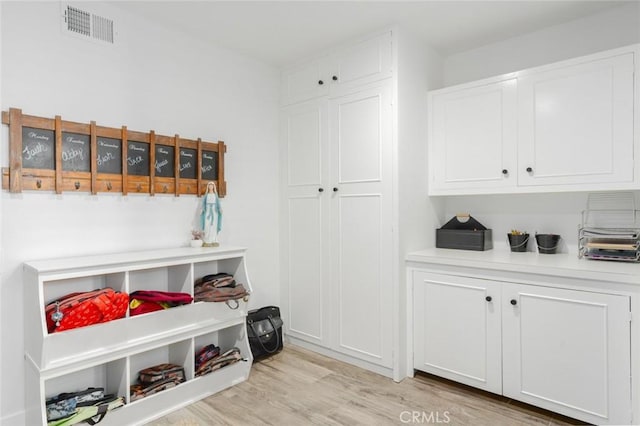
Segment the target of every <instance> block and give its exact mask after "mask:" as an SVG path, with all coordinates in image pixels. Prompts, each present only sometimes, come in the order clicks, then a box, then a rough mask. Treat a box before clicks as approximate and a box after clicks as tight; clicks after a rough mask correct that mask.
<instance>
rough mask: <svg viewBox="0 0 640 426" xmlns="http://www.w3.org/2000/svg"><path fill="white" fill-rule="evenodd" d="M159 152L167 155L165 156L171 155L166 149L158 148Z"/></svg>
mask: <svg viewBox="0 0 640 426" xmlns="http://www.w3.org/2000/svg"><path fill="white" fill-rule="evenodd" d="M158 152H159V153H160V154H165V155H168V154H169V151H167V150H166V149H164V148H158Z"/></svg>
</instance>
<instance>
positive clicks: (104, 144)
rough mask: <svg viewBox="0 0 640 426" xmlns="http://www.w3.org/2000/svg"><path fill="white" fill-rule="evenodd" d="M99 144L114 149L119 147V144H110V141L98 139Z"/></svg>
mask: <svg viewBox="0 0 640 426" xmlns="http://www.w3.org/2000/svg"><path fill="white" fill-rule="evenodd" d="M98 143H99V144H100V146H104V147H105V148H115V149H119V148H120V146H118V145H116V144H112V143H107V142H103V141H99V142H98Z"/></svg>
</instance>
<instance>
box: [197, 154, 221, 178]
mask: <svg viewBox="0 0 640 426" xmlns="http://www.w3.org/2000/svg"><path fill="white" fill-rule="evenodd" d="M200 177H201V178H202V179H204V180H218V153H217V152H215V151H202V169H201V171H200Z"/></svg>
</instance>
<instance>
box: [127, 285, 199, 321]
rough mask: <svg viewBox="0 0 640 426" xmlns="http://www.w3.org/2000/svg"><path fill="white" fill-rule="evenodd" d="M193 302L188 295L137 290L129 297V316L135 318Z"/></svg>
mask: <svg viewBox="0 0 640 426" xmlns="http://www.w3.org/2000/svg"><path fill="white" fill-rule="evenodd" d="M192 301H193V297H191V295H190V294H188V293H176V292H171V291H158V290H138V291H134V292H133V293H131V294H130V295H129V308H130V309H129V315H131V316H135V315H140V314H146V313H148V312H155V311H161V310H163V309H168V308H173V307H175V306H179V305H186V304H189V303H191V302H192Z"/></svg>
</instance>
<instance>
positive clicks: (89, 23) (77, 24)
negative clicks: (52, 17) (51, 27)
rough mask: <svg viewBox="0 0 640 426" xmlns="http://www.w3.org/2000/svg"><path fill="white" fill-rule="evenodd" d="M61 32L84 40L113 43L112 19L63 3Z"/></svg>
mask: <svg viewBox="0 0 640 426" xmlns="http://www.w3.org/2000/svg"><path fill="white" fill-rule="evenodd" d="M62 19H63V22H62V24H63V32H64V33H66V34H69V35H73V36H76V37H79V38H84V39H86V40H93V41H98V42H102V43H108V44H113V43H114V38H115V37H114V35H115V31H114V24H113V20H112V19H109V18H105V17H104V16H100V15H96V14H94V13H91V12H89V11H87V10H84V9H80V8H78V7H74V6H71V5H69V4H63V14H62Z"/></svg>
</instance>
